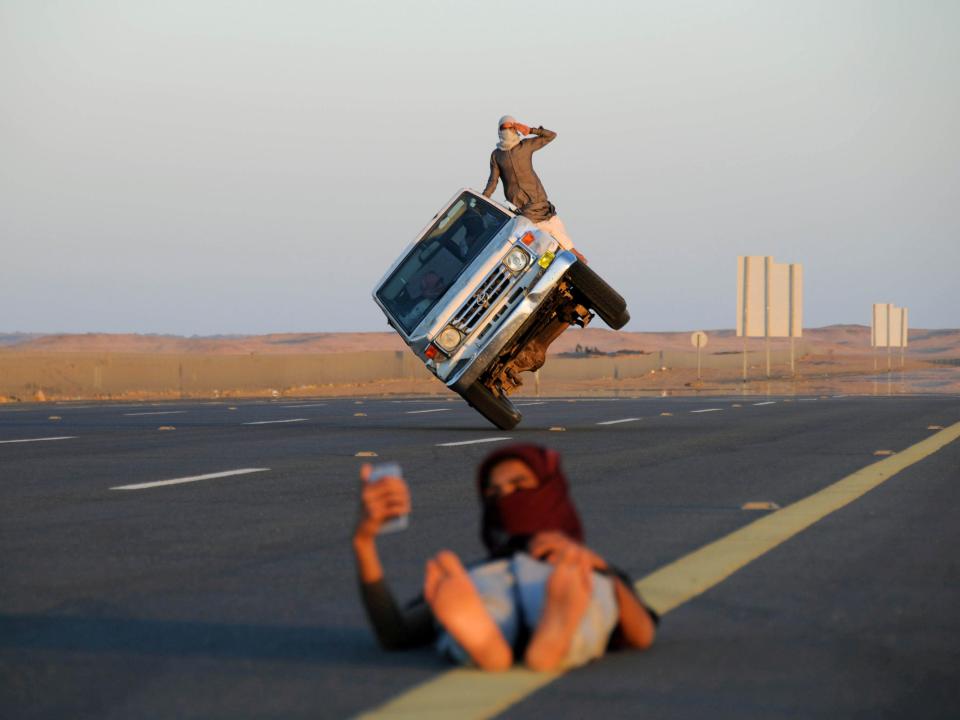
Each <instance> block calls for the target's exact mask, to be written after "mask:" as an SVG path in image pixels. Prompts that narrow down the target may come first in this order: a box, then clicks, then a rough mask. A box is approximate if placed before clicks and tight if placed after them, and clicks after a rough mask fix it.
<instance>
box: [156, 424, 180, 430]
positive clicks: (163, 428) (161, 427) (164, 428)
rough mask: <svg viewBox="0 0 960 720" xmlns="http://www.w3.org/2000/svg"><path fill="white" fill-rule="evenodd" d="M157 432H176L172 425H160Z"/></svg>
mask: <svg viewBox="0 0 960 720" xmlns="http://www.w3.org/2000/svg"><path fill="white" fill-rule="evenodd" d="M157 430H176V428H175V427H174V426H173V425H161V426H160V427H158V428H157Z"/></svg>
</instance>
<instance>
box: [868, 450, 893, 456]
mask: <svg viewBox="0 0 960 720" xmlns="http://www.w3.org/2000/svg"><path fill="white" fill-rule="evenodd" d="M873 454H874V455H893V454H894V452H893V450H874V451H873Z"/></svg>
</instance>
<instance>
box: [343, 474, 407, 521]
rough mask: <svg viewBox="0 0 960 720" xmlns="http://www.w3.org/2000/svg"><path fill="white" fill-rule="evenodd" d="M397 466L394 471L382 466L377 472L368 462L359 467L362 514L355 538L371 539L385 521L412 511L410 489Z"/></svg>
mask: <svg viewBox="0 0 960 720" xmlns="http://www.w3.org/2000/svg"><path fill="white" fill-rule="evenodd" d="M394 467H396V470H395V471H390V468H386V470H387V472H386V473H384V472H383V471H382V470H383V468H382V467H379V468H378V472H376V473H375V472H374V466H373V465H370V464H368V463H365V464H364V465H362V466H361V467H360V483H361V492H360V518H359V520H358V521H357V529H356V531H355V532H354V537H355V538H357V539H371V540H372V539H373V538H374V537H375V536H376V535H377V534H378V533H380V532H382V531H383V530H384V526H385V525H387V524H388V523H391V522H395V521H396V520H397V519H398V518H403V519H404V520H405V519H406V516H407V515H409V514H410V490H409V488H408V487H407V483H406V482H404V480H403V477H402V476H401V474H400V469H399V466H394ZM405 526H406V525H405V524H404V527H405ZM396 529H402V528H400V527H397V528H396Z"/></svg>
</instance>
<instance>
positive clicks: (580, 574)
mask: <svg viewBox="0 0 960 720" xmlns="http://www.w3.org/2000/svg"><path fill="white" fill-rule="evenodd" d="M591 572H592V571H591V569H590V566H589V563H588V561H587V558H586V557H585V556H584V555H583V553H582V552H580V550H579V549H577V548H564V549H563V551H562V552H561V554H560V556H559V557H558V560H557V564H556V567H554V569H553V572H552V573H551V574H550V579H549V580H547V589H546V592H547V599H546V604H545V606H544V610H543V616H542V617H541V618H540V623H539V624H538V625H537V629H536V631H534V633H533V637H532V638H530V644H529V645H528V646H527V652H526V655H525V656H524V659H525V660H526V663H527V666H528V667H530V669H531V670H537V671H541V672H543V671H548V670H556V669H557V668H558V667H560V663H561V662H563V659H564V658H565V657H566V655H567V652H568V651H569V650H570V641H571V639H572V638H573V634H574V633H575V632H576V630H577V627H578V626H579V625H580V621H581V620H582V619H583V613H584V612H586V609H587V605H589V604H590V593H591V589H592V579H593V576H592V574H591Z"/></svg>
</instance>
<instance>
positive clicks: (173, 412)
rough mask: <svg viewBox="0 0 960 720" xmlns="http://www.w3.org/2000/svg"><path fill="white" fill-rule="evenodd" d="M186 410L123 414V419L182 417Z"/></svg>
mask: <svg viewBox="0 0 960 720" xmlns="http://www.w3.org/2000/svg"><path fill="white" fill-rule="evenodd" d="M185 412H186V410H158V411H157V412H139V413H124V414H123V416H124V417H136V416H138V415H182V414H183V413H185Z"/></svg>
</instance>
